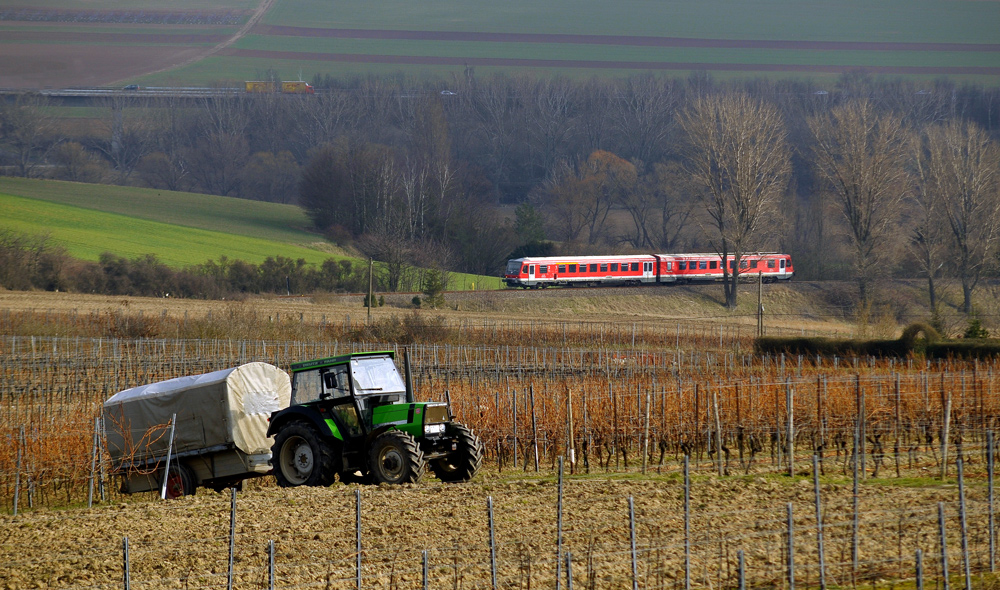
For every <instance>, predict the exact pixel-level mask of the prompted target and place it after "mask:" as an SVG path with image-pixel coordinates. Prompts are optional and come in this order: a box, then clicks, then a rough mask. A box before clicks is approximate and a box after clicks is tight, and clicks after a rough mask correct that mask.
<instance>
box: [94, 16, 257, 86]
mask: <svg viewBox="0 0 1000 590" xmlns="http://www.w3.org/2000/svg"><path fill="white" fill-rule="evenodd" d="M272 6H274V0H261V2H260V4H259V5H257V8H256V9H255V10H254V12H253V14H252V15H251V16H250V18H249V19H248V20H247V22H246V24H244V25H243V26H242V27H241V28H240V30H239V31H236V33H235V34H234V35H233V36H232V37H230V38H228V39H226V40H225V41H223V42H222V43H219V44H218V45H214V46H212V47H210V48H208V49H206V50H204V51H199V52H198V53H196V54H194V55H191V56H189V57H188V58H187V59H185V60H184V61H181V62H179V63H174V64H170V65H168V66H165V67H162V68H159V69H156V70H150V71H147V72H141V73H138V74H132V75H130V76H128V77H127V78H121V79H119V80H116V81H114V82H111V85H112V86H114V85H117V84H119V83H121V82H122V81H124V80H126V79H129V78H135V77H137V76H149V75H152V74H159V73H161V72H165V71H167V70H173V69H175V68H180V67H184V66H187V65H191V64H193V63H194V62H196V61H200V60H202V59H205V58H206V57H209V56H210V55H214V54H216V53H218V52H219V51H221V50H223V49H225V48H227V47H229V46H230V45H232V44H233V43H236V42H237V41H239V40H240V39H242V38H243V36H244V35H246V34H247V33H249V32H250V30H251V29H253V28H254V27H255V26H256V25H257V23H258V22H260V19H262V18H264V15H265V14H267V11H268V10H271V7H272Z"/></svg>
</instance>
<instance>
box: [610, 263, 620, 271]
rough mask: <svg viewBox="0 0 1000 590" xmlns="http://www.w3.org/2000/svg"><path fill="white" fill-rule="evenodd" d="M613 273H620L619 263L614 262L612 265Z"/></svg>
mask: <svg viewBox="0 0 1000 590" xmlns="http://www.w3.org/2000/svg"><path fill="white" fill-rule="evenodd" d="M611 272H618V263H617V262H612V263H611Z"/></svg>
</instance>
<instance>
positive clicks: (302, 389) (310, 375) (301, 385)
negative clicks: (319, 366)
mask: <svg viewBox="0 0 1000 590" xmlns="http://www.w3.org/2000/svg"><path fill="white" fill-rule="evenodd" d="M322 393H323V378H322V377H321V376H320V374H319V371H300V372H298V373H295V375H294V376H293V378H292V398H291V404H292V405H295V404H304V403H307V402H311V401H315V400H318V399H320V394H322Z"/></svg>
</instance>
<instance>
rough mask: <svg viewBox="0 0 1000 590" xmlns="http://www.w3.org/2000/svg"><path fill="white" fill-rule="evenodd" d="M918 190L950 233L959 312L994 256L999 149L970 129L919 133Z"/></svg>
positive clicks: (962, 125)
mask: <svg viewBox="0 0 1000 590" xmlns="http://www.w3.org/2000/svg"><path fill="white" fill-rule="evenodd" d="M925 138H926V141H925V143H924V146H925V148H924V152H923V156H924V162H925V164H924V167H925V170H926V176H925V178H926V181H925V184H924V187H923V188H924V190H925V191H927V192H928V193H930V196H931V198H933V199H935V200H936V201H937V202H938V203H939V207H940V213H941V214H942V215H943V217H944V219H945V220H946V221H947V224H948V228H949V229H950V232H949V233H950V238H951V242H952V244H951V246H952V251H953V252H954V256H953V257H952V260H953V261H954V262H953V265H952V267H953V269H954V272H955V274H956V275H958V277H959V279H961V281H962V309H963V311H965V313H971V312H972V292H973V290H974V289H975V288H976V285H977V284H978V283H979V279H980V278H981V277H982V275H983V272H984V271H985V270H986V268H987V267H988V266H989V265H990V264H991V263H992V261H993V257H994V254H995V253H996V251H997V244H996V241H997V233H998V230H1000V227H998V222H1000V199H998V194H997V180H998V179H997V176H998V174H1000V172H998V170H1000V150H998V148H997V145H996V144H995V143H994V142H992V141H990V138H989V136H988V135H987V134H986V132H984V131H983V130H982V129H980V128H979V127H978V126H977V125H976V124H974V123H969V122H957V121H955V122H951V123H947V124H945V125H934V126H932V127H929V128H928V129H927V131H926V134H925Z"/></svg>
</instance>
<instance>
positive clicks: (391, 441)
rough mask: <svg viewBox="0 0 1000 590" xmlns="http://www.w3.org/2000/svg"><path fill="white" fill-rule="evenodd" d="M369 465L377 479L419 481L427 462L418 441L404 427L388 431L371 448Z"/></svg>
mask: <svg viewBox="0 0 1000 590" xmlns="http://www.w3.org/2000/svg"><path fill="white" fill-rule="evenodd" d="M368 466H369V468H370V469H369V471H370V473H371V477H372V480H373V481H374V482H375V483H391V484H398V483H417V482H418V481H420V478H422V477H423V476H424V472H425V471H426V470H427V464H426V463H424V453H423V451H421V450H420V446H419V445H417V441H416V440H415V439H414V438H413V437H412V436H410V435H409V434H407V433H405V432H403V431H402V430H390V431H388V432H384V433H382V434H380V435H379V436H378V438H376V439H375V442H373V443H372V448H371V449H370V450H369V451H368Z"/></svg>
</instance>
